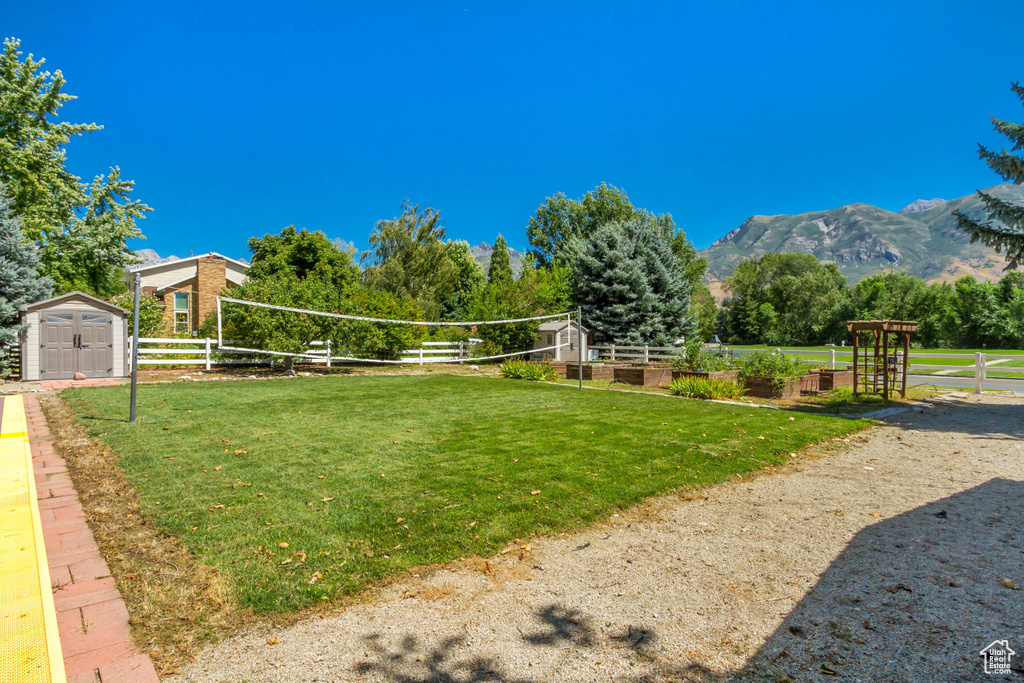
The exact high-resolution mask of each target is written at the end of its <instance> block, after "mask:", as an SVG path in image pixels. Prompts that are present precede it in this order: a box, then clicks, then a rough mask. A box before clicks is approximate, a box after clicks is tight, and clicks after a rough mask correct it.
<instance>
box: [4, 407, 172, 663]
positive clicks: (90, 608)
mask: <svg viewBox="0 0 1024 683" xmlns="http://www.w3.org/2000/svg"><path fill="white" fill-rule="evenodd" d="M24 401H25V418H26V420H27V422H28V434H29V441H30V443H31V446H32V465H33V468H34V470H35V477H36V489H37V492H38V497H39V514H40V517H41V519H42V524H43V538H44V540H45V542H46V559H47V563H48V564H49V568H50V580H51V581H52V583H53V601H54V605H55V606H56V608H57V625H58V627H59V629H60V644H61V649H62V650H63V652H64V668H65V671H66V673H67V677H68V683H121V682H123V683H159V680H160V679H159V678H158V677H157V675H156V670H155V669H154V668H153V662H152V661H151V660H150V658H149V656H148V655H145V654H140V653H139V652H138V651H137V650H136V649H135V647H134V646H133V645H132V641H131V634H130V632H129V629H128V610H127V608H126V607H125V605H124V600H122V599H121V594H120V593H119V592H118V590H117V587H116V586H115V585H114V579H113V577H111V576H110V569H109V568H108V567H107V563H106V562H105V561H104V560H103V557H102V556H101V555H100V550H99V547H97V545H96V540H95V539H94V538H93V536H92V531H91V530H90V529H89V526H88V525H87V524H86V522H85V512H84V511H83V510H82V505H81V503H80V502H79V500H78V494H77V493H75V489H74V487H73V486H72V484H71V477H70V476H69V475H68V471H67V467H65V465H64V459H63V458H61V457H60V456H59V455H57V453H56V452H54V449H53V443H52V437H51V436H50V430H49V429H48V428H47V426H46V419H45V418H44V417H43V411H42V409H41V408H40V407H39V401H38V400H37V399H36V397H35V396H26V397H25V398H24Z"/></svg>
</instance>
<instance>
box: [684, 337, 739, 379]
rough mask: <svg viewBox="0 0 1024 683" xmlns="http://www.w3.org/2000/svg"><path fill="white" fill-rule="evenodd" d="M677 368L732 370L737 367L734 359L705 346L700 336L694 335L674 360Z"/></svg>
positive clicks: (714, 370)
mask: <svg viewBox="0 0 1024 683" xmlns="http://www.w3.org/2000/svg"><path fill="white" fill-rule="evenodd" d="M672 367H673V369H675V370H686V371H688V372H720V371H722V370H732V369H733V368H734V367H735V363H733V361H732V359H731V358H729V357H727V356H725V355H723V354H720V353H715V352H714V351H712V350H710V349H705V348H704V342H702V341H701V340H700V338H699V337H694V338H693V339H692V340H690V341H688V342H686V345H685V346H684V347H683V352H682V353H681V354H680V355H679V356H678V357H677V358H675V359H673V361H672Z"/></svg>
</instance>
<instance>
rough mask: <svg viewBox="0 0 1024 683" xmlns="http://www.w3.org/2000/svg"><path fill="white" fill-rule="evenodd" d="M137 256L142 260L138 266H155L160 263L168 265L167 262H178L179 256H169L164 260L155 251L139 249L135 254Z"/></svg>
mask: <svg viewBox="0 0 1024 683" xmlns="http://www.w3.org/2000/svg"><path fill="white" fill-rule="evenodd" d="M135 255H136V256H138V257H139V259H141V260H140V261H139V262H138V263H137V264H135V265H136V266H155V265H157V264H158V263H166V262H167V261H177V260H178V257H177V256H168V257H167V258H162V257H161V256H160V254H158V253H156V251H154V250H153V249H139V250H138V251H136V252H135Z"/></svg>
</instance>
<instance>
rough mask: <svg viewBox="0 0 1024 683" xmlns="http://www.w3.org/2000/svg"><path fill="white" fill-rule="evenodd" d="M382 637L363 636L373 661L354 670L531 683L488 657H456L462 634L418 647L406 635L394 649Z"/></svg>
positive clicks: (421, 678) (398, 679) (409, 681)
mask: <svg viewBox="0 0 1024 683" xmlns="http://www.w3.org/2000/svg"><path fill="white" fill-rule="evenodd" d="M382 640H383V639H382V637H381V636H380V634H373V635H369V636H367V637H366V638H364V639H363V644H364V645H365V646H366V647H367V648H369V649H370V650H371V652H372V653H373V656H374V657H375V661H368V662H361V663H359V664H357V665H356V667H355V670H356V671H357V672H359V673H377V674H381V675H383V676H384V677H385V678H387V679H388V680H389V681H394V682H395V683H482V682H483V681H497V682H499V683H531V682H530V681H529V680H528V679H524V678H515V677H508V676H506V675H504V674H502V673H501V672H499V671H498V670H497V667H498V665H497V662H496V661H495V660H494V659H491V658H489V657H482V656H470V657H469V658H467V659H457V652H456V650H457V649H458V648H459V646H460V645H462V644H463V642H465V638H464V637H463V636H453V637H451V638H446V639H445V640H443V641H441V643H440V644H439V645H437V646H436V647H433V648H427V647H422V648H421V647H420V643H419V642H418V641H417V639H416V638H415V637H414V636H406V637H405V638H403V639H402V642H401V644H400V645H399V647H398V649H397V650H390V649H388V647H387V646H386V645H385V644H384V643H383V642H382ZM411 672H414V673H411Z"/></svg>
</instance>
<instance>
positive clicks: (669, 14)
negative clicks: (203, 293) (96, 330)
mask: <svg viewBox="0 0 1024 683" xmlns="http://www.w3.org/2000/svg"><path fill="white" fill-rule="evenodd" d="M1022 28H1024V3H1021V2H1019V0H1011V1H1007V2H994V1H993V2H984V1H981V2H979V1H973V2H966V1H965V2H942V1H940V0H933V1H931V2H898V3H893V2H891V1H889V2H849V3H833V2H747V3H744V2H731V3H725V2H711V3H708V2H702V3H691V2H682V1H677V2H661V3H659V2H638V3H622V2H594V1H591V2H550V1H548V2H470V1H469V0H464V1H463V2H458V3H452V2H444V1H438V2H412V1H410V2H387V1H384V0H380V1H378V2H373V3H353V2H347V3H340V2H335V3H284V2H281V3H259V2H244V3H243V2H238V3H226V2H225V3H219V2H218V3H209V2H207V3H199V2H194V3H193V2H187V1H184V0H183V1H180V2H135V3H127V2H125V3H120V4H108V3H102V2H94V3H81V2H66V3H61V2H46V1H45V0H43V1H33V2H22V3H16V4H12V5H11V6H8V7H5V9H4V11H3V16H2V18H0V33H2V34H3V35H4V36H15V37H18V38H20V39H21V40H22V50H23V51H24V52H25V53H29V52H31V53H33V54H34V55H35V56H36V57H37V58H38V57H45V58H46V59H47V68H49V69H61V70H62V71H63V73H64V76H65V78H66V79H67V81H68V86H67V89H66V91H67V92H69V93H71V94H74V95H77V96H78V97H79V99H78V100H77V101H75V102H73V103H71V104H69V105H68V106H66V107H65V108H64V110H63V111H64V115H65V118H66V119H68V120H72V121H89V122H92V121H95V122H96V123H100V124H102V125H104V126H105V130H103V131H100V132H98V133H93V134H91V135H89V136H87V137H85V138H80V139H75V140H73V141H72V142H71V143H70V145H69V146H68V160H69V166H70V167H71V169H72V170H73V171H74V172H76V173H77V174H79V175H82V176H83V177H92V176H93V175H94V174H96V173H103V172H106V170H107V168H108V167H109V166H111V165H119V166H120V167H121V169H122V172H123V174H124V176H125V177H127V178H132V179H134V180H136V182H137V186H136V193H135V196H136V197H137V198H139V199H141V200H142V201H144V202H146V203H147V204H149V205H151V206H152V207H153V208H154V209H155V211H154V212H153V213H152V214H150V216H149V217H148V218H147V219H146V220H144V221H142V223H141V227H142V229H143V232H144V233H145V235H146V236H147V238H148V239H147V240H146V242H144V243H138V244H136V245H134V246H136V247H137V248H141V247H150V248H153V249H156V250H157V251H158V252H160V253H161V254H163V255H168V254H171V253H174V254H177V255H179V256H181V255H186V254H187V253H188V251H190V250H193V251H195V252H196V253H201V252H206V251H218V252H221V253H224V254H227V255H229V256H234V257H239V256H245V255H247V250H246V240H247V239H248V238H249V237H250V236H252V235H262V234H264V233H267V232H273V233H276V232H278V231H280V229H281V228H283V227H285V226H286V225H289V224H294V225H296V226H298V227H303V228H308V229H314V230H322V231H324V232H325V233H327V234H328V235H329V236H331V237H339V238H342V239H345V240H351V241H354V242H355V243H356V245H357V246H363V245H365V242H366V236H367V235H368V233H369V232H370V230H371V229H372V228H373V224H374V222H375V221H376V220H377V219H380V218H389V217H391V216H394V215H395V214H396V213H397V212H398V211H399V207H400V205H401V202H402V200H403V198H406V197H408V198H409V199H410V200H411V201H413V202H414V203H425V204H430V205H431V206H434V207H436V208H438V209H440V210H441V213H442V215H443V216H444V218H445V223H446V225H447V229H448V235H449V236H450V237H453V238H458V239H466V240H468V241H469V242H470V243H471V244H477V243H479V242H481V241H484V240H487V241H491V242H493V239H494V237H495V235H497V234H498V233H502V234H503V235H505V237H506V238H507V239H508V241H509V243H510V244H511V245H512V246H514V247H517V248H519V249H523V248H525V246H526V244H527V242H526V234H525V226H526V223H527V221H528V219H529V217H530V216H531V215H532V214H533V212H534V211H535V210H536V208H537V206H538V205H539V204H540V203H541V202H542V201H543V200H544V198H545V197H547V196H549V195H552V194H554V193H555V192H559V191H561V192H564V193H566V194H567V195H568V196H570V197H579V196H581V195H583V194H584V193H585V192H587V191H588V190H591V189H593V188H594V187H595V186H596V185H598V184H599V183H601V182H602V181H605V182H608V183H611V184H613V185H616V186H618V187H621V188H623V189H625V190H626V191H627V192H628V194H629V196H630V198H631V199H632V201H633V203H634V204H635V205H637V206H643V207H647V208H649V209H651V210H652V211H656V212H666V211H667V212H670V213H671V214H672V215H673V216H674V217H675V220H676V223H677V225H679V226H680V227H682V228H684V229H685V230H686V231H687V233H688V234H689V235H690V237H691V239H693V240H694V242H695V243H696V245H697V246H698V247H706V246H708V245H709V244H710V243H711V242H712V241H714V240H715V239H717V238H719V237H721V236H722V235H724V234H725V233H726V232H728V231H729V230H731V229H732V228H735V227H737V226H738V225H739V224H740V223H741V222H742V221H743V220H744V219H745V218H747V217H748V216H750V215H752V214H777V213H800V212H804V211H812V210H817V209H829V208H834V207H837V206H840V205H843V204H847V203H851V202H867V203H870V204H875V205H877V206H881V207H884V208H886V209H891V210H898V209H900V208H901V207H903V206H904V205H906V204H908V203H910V202H911V201H913V200H915V199H919V198H932V197H944V198H947V199H949V198H954V197H958V196H962V195H965V194H968V193H970V192H972V191H974V190H975V189H978V188H982V187H988V186H991V185H994V184H996V183H997V182H999V181H998V178H997V177H996V176H995V175H994V174H993V173H992V172H991V171H990V170H989V169H988V168H987V167H986V166H985V165H984V164H983V163H982V162H981V161H979V160H978V158H977V155H976V152H975V150H976V144H977V143H978V142H983V143H985V144H989V145H996V146H998V145H1000V144H1001V143H1002V141H1003V139H1002V138H1000V137H999V136H998V135H996V134H995V133H993V132H992V130H991V124H990V123H989V122H988V117H989V116H990V115H996V116H999V117H1002V118H1009V119H1011V120H1016V121H1021V120H1022V119H1024V115H1022V111H1021V107H1020V104H1019V101H1018V100H1017V99H1016V98H1015V97H1014V96H1013V94H1012V93H1011V92H1010V91H1009V84H1010V82H1011V81H1014V80H1018V79H1020V80H1024V41H1022V40H1020V36H1021V29H1022Z"/></svg>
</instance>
